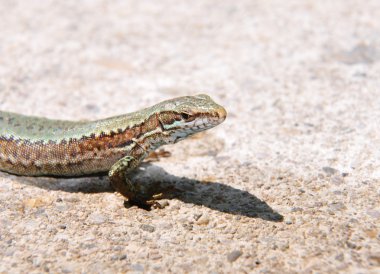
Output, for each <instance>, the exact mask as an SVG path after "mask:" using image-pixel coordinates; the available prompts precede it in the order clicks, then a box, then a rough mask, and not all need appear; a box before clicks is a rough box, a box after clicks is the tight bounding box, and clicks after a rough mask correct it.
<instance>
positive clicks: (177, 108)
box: [156, 94, 227, 143]
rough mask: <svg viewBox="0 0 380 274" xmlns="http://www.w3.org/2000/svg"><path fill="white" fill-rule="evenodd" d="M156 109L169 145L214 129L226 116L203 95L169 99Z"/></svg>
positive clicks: (220, 107)
mask: <svg viewBox="0 0 380 274" xmlns="http://www.w3.org/2000/svg"><path fill="white" fill-rule="evenodd" d="M156 107H157V110H158V112H157V113H158V119H159V122H160V123H161V127H162V131H163V132H164V133H165V135H167V136H168V137H169V139H168V142H169V143H176V142H178V141H179V140H182V139H184V138H185V137H187V136H189V135H192V134H194V133H197V132H200V131H203V130H206V129H209V128H212V127H215V126H217V125H219V124H220V123H222V122H223V121H224V120H225V119H226V116H227V112H226V110H225V109H224V108H223V107H222V106H220V105H218V104H217V103H215V102H214V101H213V100H212V99H211V98H210V96H208V95H205V94H200V95H196V96H184V97H179V98H175V99H171V100H168V101H164V102H162V103H160V104H159V105H157V106H156Z"/></svg>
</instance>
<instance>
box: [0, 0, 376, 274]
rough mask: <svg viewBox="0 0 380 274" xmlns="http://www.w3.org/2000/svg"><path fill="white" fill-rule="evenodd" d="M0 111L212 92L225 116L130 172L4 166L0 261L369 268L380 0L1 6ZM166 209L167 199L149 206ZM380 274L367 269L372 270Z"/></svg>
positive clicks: (4, 266) (12, 265)
mask: <svg viewBox="0 0 380 274" xmlns="http://www.w3.org/2000/svg"><path fill="white" fill-rule="evenodd" d="M0 17H1V21H0V29H1V32H0V108H1V109H2V110H8V111H14V112H20V113H24V114H34V115H43V116H47V117H51V118H60V119H97V118H101V117H106V116H111V115H115V114H121V113H124V112H129V111H133V110H136V109H139V108H141V107H145V106H149V105H151V104H154V103H156V102H158V101H161V100H163V99H167V98H171V97H175V96H181V95H187V94H197V93H201V92H202V93H203V92H205V93H208V94H209V95H210V96H212V97H213V98H214V99H215V100H216V101H217V102H219V103H220V104H222V105H224V106H225V107H226V109H227V110H228V112H229V116H228V118H227V120H226V121H225V123H223V124H222V125H220V126H219V127H218V128H215V129H213V130H210V131H209V132H207V133H206V134H203V135H201V136H198V137H199V138H193V139H189V140H186V141H183V142H182V143H178V144H177V145H175V146H168V147H166V148H165V149H166V150H167V151H169V152H171V153H172V156H171V157H169V158H161V159H160V161H158V162H153V163H150V164H147V165H145V166H144V167H143V168H142V169H143V171H142V172H140V173H139V174H138V175H137V176H140V178H139V179H140V180H141V181H142V182H145V183H147V182H149V180H150V181H152V180H154V181H155V182H160V183H162V184H167V185H171V186H172V187H173V188H174V189H175V191H174V193H173V198H172V199H168V200H167V201H166V202H168V203H169V205H168V206H167V207H166V208H164V209H162V210H152V211H150V212H148V211H144V210H142V209H138V208H136V207H133V208H129V209H128V208H125V207H124V205H123V199H122V197H121V196H119V195H117V194H114V193H113V191H112V189H111V187H110V186H109V183H108V180H107V178H106V177H100V178H98V177H91V178H79V179H56V178H27V177H16V176H12V175H9V174H6V173H1V174H0V224H1V225H0V260H1V263H0V272H1V273H16V272H24V273H25V272H29V273H31V272H34V273H40V272H45V271H46V272H52V273H54V272H63V273H71V272H72V273H79V272H83V273H91V272H99V273H112V272H119V273H120V272H127V271H130V272H146V273H153V272H166V273H167V272H175V273H196V272H199V273H206V272H207V273H232V272H234V273H252V272H260V273H280V272H282V273H294V272H302V273H310V272H314V273H316V272H318V273H335V272H345V273H346V272H351V273H375V272H377V271H380V190H379V189H380V187H379V186H380V150H379V147H380V130H379V125H380V123H379V122H380V118H379V117H380V90H379V86H380V77H379V75H380V63H379V60H380V38H379V37H380V25H379V18H380V2H379V1H375V0H374V1H365V2H363V1H354V0H340V1H338V0H336V1H280V0H278V1H272V0H270V1H254V0H250V1H248V0H247V1H246V0H241V1H219V0H207V1H206V0H205V1H203V0H202V1H170V0H165V1H147V0H136V1H73V0H70V1H14V0H9V1H5V0H4V1H1V2H0ZM163 202H165V201H163ZM377 273H378V272H377Z"/></svg>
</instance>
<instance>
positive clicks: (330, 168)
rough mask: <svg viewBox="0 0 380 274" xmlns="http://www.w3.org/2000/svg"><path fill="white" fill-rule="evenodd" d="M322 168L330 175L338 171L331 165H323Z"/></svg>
mask: <svg viewBox="0 0 380 274" xmlns="http://www.w3.org/2000/svg"><path fill="white" fill-rule="evenodd" d="M322 170H323V172H325V173H326V174H328V175H333V174H335V173H337V172H338V170H337V169H335V168H332V167H329V166H325V167H322Z"/></svg>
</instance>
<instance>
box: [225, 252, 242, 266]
mask: <svg viewBox="0 0 380 274" xmlns="http://www.w3.org/2000/svg"><path fill="white" fill-rule="evenodd" d="M242 254H243V252H241V251H240V250H234V251H232V252H230V253H229V254H228V255H227V260H228V261H229V262H230V263H232V262H234V261H236V260H237V259H238V258H239V257H240V256H241V255H242Z"/></svg>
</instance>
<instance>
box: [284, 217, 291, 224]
mask: <svg viewBox="0 0 380 274" xmlns="http://www.w3.org/2000/svg"><path fill="white" fill-rule="evenodd" d="M284 222H285V224H287V225H291V224H292V223H293V221H292V219H291V218H289V217H288V218H285V220H284Z"/></svg>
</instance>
